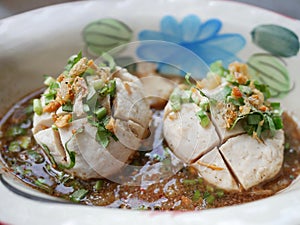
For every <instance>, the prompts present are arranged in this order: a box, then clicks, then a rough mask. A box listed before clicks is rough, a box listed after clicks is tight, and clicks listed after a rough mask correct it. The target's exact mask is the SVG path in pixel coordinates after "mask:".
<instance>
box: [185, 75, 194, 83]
mask: <svg viewBox="0 0 300 225" xmlns="http://www.w3.org/2000/svg"><path fill="white" fill-rule="evenodd" d="M184 78H185V81H186V83H187V84H188V85H189V86H192V85H193V84H192V83H191V81H190V78H191V74H190V73H187V74H186V75H185V76H184Z"/></svg>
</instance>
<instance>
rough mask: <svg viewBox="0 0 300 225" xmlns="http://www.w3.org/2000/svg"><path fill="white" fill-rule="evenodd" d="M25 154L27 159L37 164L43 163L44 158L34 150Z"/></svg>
mask: <svg viewBox="0 0 300 225" xmlns="http://www.w3.org/2000/svg"><path fill="white" fill-rule="evenodd" d="M27 154H28V156H29V158H30V159H31V160H32V161H34V162H35V163H37V164H39V163H42V162H44V157H43V156H42V155H41V154H40V153H38V152H37V151H35V150H28V151H27Z"/></svg>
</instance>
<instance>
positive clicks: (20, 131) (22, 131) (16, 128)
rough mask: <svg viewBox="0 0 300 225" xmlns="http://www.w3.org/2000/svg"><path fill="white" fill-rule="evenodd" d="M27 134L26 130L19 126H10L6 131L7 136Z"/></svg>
mask: <svg viewBox="0 0 300 225" xmlns="http://www.w3.org/2000/svg"><path fill="white" fill-rule="evenodd" d="M25 134H26V130H25V129H24V128H22V127H19V126H12V127H10V128H8V130H7V131H6V132H5V136H7V137H16V136H19V135H25Z"/></svg>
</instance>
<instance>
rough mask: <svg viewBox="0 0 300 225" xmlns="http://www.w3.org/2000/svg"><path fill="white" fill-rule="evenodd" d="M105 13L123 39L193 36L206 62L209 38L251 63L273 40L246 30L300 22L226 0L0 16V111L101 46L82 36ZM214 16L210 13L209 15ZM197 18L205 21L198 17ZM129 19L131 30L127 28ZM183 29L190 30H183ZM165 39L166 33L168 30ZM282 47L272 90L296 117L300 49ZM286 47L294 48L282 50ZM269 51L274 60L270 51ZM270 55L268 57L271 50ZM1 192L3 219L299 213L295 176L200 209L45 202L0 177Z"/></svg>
mask: <svg viewBox="0 0 300 225" xmlns="http://www.w3.org/2000/svg"><path fill="white" fill-rule="evenodd" d="M191 15H193V16H191ZM104 18H113V19H117V20H118V21H121V22H122V23H121V25H120V24H119V25H120V26H121V27H122V29H125V31H124V32H123V33H122V35H125V39H126V38H127V39H126V41H135V40H144V39H149V38H151V37H155V38H157V39H159V37H162V36H163V35H165V34H166V33H165V32H167V31H168V32H171V34H172V35H173V36H174V35H175V36H176V35H177V36H176V37H177V38H179V39H180V38H181V40H179V42H180V43H181V44H184V43H185V44H191V46H192V47H191V50H192V51H195V52H196V51H198V53H199V52H200V53H199V54H200V57H203V59H204V61H205V62H207V63H209V62H210V60H212V59H211V57H212V55H209V54H211V53H209V54H208V53H207V52H206V53H205V51H204V50H203V49H204V48H205V47H207V46H208V44H210V45H211V46H210V47H213V48H214V49H215V50H216V53H218V54H217V55H218V56H220V57H221V59H222V60H223V61H225V62H226V60H234V59H240V60H242V61H245V62H246V61H248V62H250V63H251V62H253V61H249V60H250V57H251V56H253V55H255V56H256V57H259V56H261V55H257V54H258V53H264V56H265V55H266V54H267V56H268V57H269V53H268V51H269V52H270V51H271V53H272V51H275V50H276V45H273V46H270V44H269V43H266V42H263V43H262V44H259V45H255V44H254V43H253V41H252V38H251V31H253V29H254V28H256V27H257V26H260V25H263V24H275V25H276V26H280V27H281V28H280V29H281V31H280V32H283V33H284V34H283V35H288V36H289V35H291V33H289V32H291V31H292V32H293V34H295V35H298V36H299V35H300V22H299V21H297V20H293V19H290V18H287V17H284V16H281V15H278V14H275V13H272V12H269V11H265V10H262V9H259V8H256V7H251V6H248V5H244V4H237V3H233V2H228V1H196V0H186V1H181V0H158V1H155V3H154V1H139V0H124V1H123V0H114V1H108V0H107V1H105V0H103V1H84V2H76V3H69V4H62V5H56V6H51V7H46V8H42V9H38V10H34V11H30V12H26V13H23V14H20V15H17V16H13V17H10V18H7V19H4V20H1V21H0V37H1V39H0V52H1V54H0V68H1V75H0V77H1V79H0V115H3V114H4V113H5V112H6V111H7V110H8V109H9V107H10V106H12V105H13V103H14V102H16V101H17V100H19V99H21V98H22V97H23V96H25V95H27V94H29V93H31V92H32V91H33V90H36V89H37V88H39V87H41V84H42V80H43V78H42V76H41V75H43V74H45V73H46V74H51V75H55V74H57V73H59V71H61V69H62V68H63V66H64V65H65V62H66V59H67V58H68V57H69V56H70V55H72V54H74V53H77V52H79V51H80V50H83V51H84V52H89V53H95V51H96V52H97V51H98V50H99V49H95V48H94V47H95V46H93V45H88V43H87V42H86V40H87V39H86V38H87V37H86V34H84V35H83V30H84V28H85V27H86V26H87V25H88V24H90V23H92V22H93V21H96V20H99V19H104ZM213 18H215V19H214V20H212V19H213ZM200 20H201V22H202V23H199V21H200ZM174 21H177V22H174ZM124 24H126V26H125V25H124ZM160 24H162V25H161V27H160ZM176 24H177V25H176ZM119 25H118V26H119ZM195 26H196V27H198V28H199V30H198V36H197V35H196V34H195V30H193V29H194V27H195ZM126 27H127V28H129V31H128V30H127V31H126V29H127V28H126ZM282 27H285V28H287V29H288V31H287V30H285V29H283V28H282ZM260 28H261V27H260ZM201 29H202V30H201ZM276 29H277V28H275V31H276ZM282 29H283V30H284V31H282ZM145 30H147V31H145ZM200 30H201V31H200ZM271 30H272V29H271ZM254 31H255V32H254V33H253V35H255V36H254V37H255V38H261V37H262V36H260V35H266V34H265V33H263V32H262V31H261V30H260V29H256V30H254ZM126 32H129V33H126ZM172 32H173V33H172ZM180 32H181V33H180ZM193 32H194V33H193ZM201 32H202V33H201ZM271 32H274V30H272V31H271ZM276 32H277V31H276ZM285 32H287V33H288V34H286V33H285ZM200 33H201V35H202V36H201V35H200ZM277 33H278V32H277ZM182 34H188V35H187V36H186V37H185V36H184V35H182ZM126 35H128V36H126ZM172 35H171V36H172ZM180 35H181V36H180ZM193 35H194V36H193ZM199 35H200V36H201V38H200V39H199V38H198V39H197V38H196V36H197V37H199ZM226 35H227V36H226ZM84 37H85V39H84ZM294 38H295V37H294ZM166 40H167V41H169V39H168V38H166ZM293 40H294V39H293ZM126 41H125V42H126ZM197 41H200V42H201V41H202V42H201V43H202V44H200V45H197V44H195V43H196V42H197ZM183 42H184V43H183ZM256 42H257V41H256ZM284 44H287V43H281V45H280V46H283V45H284ZM293 44H295V43H293ZM298 44H299V41H298ZM295 45H296V44H295ZM269 47H270V48H271V49H269ZM274 48H275V49H274ZM100 50H101V48H100ZM267 50H268V51H267ZM281 50H282V51H283V52H281V53H280V54H282V56H283V59H284V61H285V62H286V65H285V64H280V63H279V62H278V61H277V59H275V66H280V68H283V69H284V71H285V72H284V75H287V74H288V78H286V79H285V78H284V79H283V80H282V83H281V84H280V85H278V83H276V82H275V83H274V84H273V83H272V84H271V85H273V86H274V89H278V88H279V92H278V93H277V94H279V95H280V101H281V102H282V104H283V106H284V108H285V109H288V111H289V112H291V113H292V114H293V115H294V116H295V118H296V119H298V118H300V105H299V104H298V99H297V97H298V96H299V94H300V93H299V92H300V89H299V87H298V86H299V85H300V76H299V75H298V74H299V71H300V64H299V56H297V55H296V53H295V52H294V53H293V49H292V50H291V49H290V50H287V49H286V48H283V49H281ZM297 50H298V49H297ZM203 51H204V53H203ZM224 51H225V52H224ZM148 53H149V52H148ZM148 53H147V51H144V52H143V51H142V52H141V53H140V55H138V56H140V57H143V55H145V54H148ZM201 54H202V55H201ZM289 54H292V56H291V57H287V55H289ZM270 57H271V59H272V60H273V58H272V56H270ZM255 59H257V58H255ZM258 59H261V58H258ZM262 60H266V59H262ZM272 60H271V61H272ZM267 62H268V63H269V62H270V61H269V58H268V59H267ZM278 63H279V64H278ZM258 66H259V65H258ZM260 66H261V65H260ZM277 72H278V71H277ZM275 73H276V72H275ZM281 75H282V74H281ZM269 82H271V81H269ZM293 85H294V89H293V91H291V92H290V93H289V94H288V95H286V96H284V95H285V93H284V92H285V91H286V90H287V89H289V88H291V87H292V86H293ZM5 179H7V178H5ZM8 180H9V181H10V180H11V179H8ZM10 182H11V181H10ZM19 185H20V184H18V188H19ZM21 187H22V185H21ZM31 192H34V191H32V190H31ZM0 199H1V200H0V223H1V222H5V223H7V224H45V225H46V224H49V225H50V224H51V225H52V224H81V225H82V224H118V225H119V224H130V223H132V224H145V225H146V224H230V225H233V224H272V225H274V224H297V223H299V221H300V214H299V211H300V181H299V179H297V180H296V181H295V182H294V183H293V184H292V185H291V186H290V187H289V188H288V189H287V190H285V191H283V192H281V193H279V194H277V195H275V196H273V197H270V198H267V199H264V200H260V201H256V202H252V203H247V204H243V205H239V206H232V207H224V208H219V209H212V210H205V211H201V212H149V211H134V210H131V211H128V210H117V209H107V208H101V207H89V206H80V205H69V204H59V203H50V202H42V201H36V200H34V199H30V198H25V197H22V196H19V195H17V194H15V193H13V192H12V191H10V190H9V189H7V187H5V186H4V185H3V184H0Z"/></svg>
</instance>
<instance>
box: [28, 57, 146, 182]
mask: <svg viewBox="0 0 300 225" xmlns="http://www.w3.org/2000/svg"><path fill="white" fill-rule="evenodd" d="M89 65H92V66H93V67H95V68H93V70H94V71H96V72H97V73H96V74H95V75H91V77H89V78H87V79H84V78H83V77H81V76H80V74H82V73H84V71H85V70H87V68H88V66H89ZM69 75H70V76H69V77H68V76H67V77H65V76H64V75H61V77H59V78H58V79H57V81H56V82H61V83H60V84H64V85H60V88H59V89H57V96H56V99H55V100H54V101H56V102H55V103H57V105H59V106H60V105H61V104H64V103H65V102H66V101H69V103H71V104H72V108H73V111H72V112H65V111H63V110H62V107H59V108H52V109H51V112H50V113H47V112H44V113H43V114H42V115H41V116H38V115H34V119H33V120H34V122H33V123H34V127H33V133H34V137H35V139H36V141H37V142H38V143H39V144H40V145H42V146H43V147H44V149H45V148H47V149H49V152H50V155H51V156H52V157H53V159H54V160H55V161H56V163H57V164H59V168H64V170H65V171H66V172H68V173H70V174H73V175H74V176H78V177H80V178H82V179H90V178H102V177H106V178H108V177H111V176H112V175H113V174H115V173H118V172H120V171H122V169H123V168H124V167H125V166H126V165H127V164H128V163H129V162H130V160H131V159H132V156H133V154H134V153H135V150H137V149H139V147H140V146H141V142H142V140H143V139H144V138H145V137H146V136H147V132H148V127H149V124H150V120H151V114H152V113H151V110H150V106H149V103H148V101H147V100H146V98H145V96H144V95H143V86H142V83H141V81H140V80H139V79H138V78H137V77H135V76H133V75H131V74H130V73H128V72H127V70H126V69H121V68H118V69H117V71H116V72H115V73H114V74H111V73H110V69H109V68H108V69H107V68H98V67H96V66H95V65H94V64H93V63H92V62H89V63H88V61H87V60H80V61H79V62H78V65H77V64H75V65H74V69H72V70H71V71H70V74H69ZM64 79H67V80H66V82H63V80H64ZM112 79H114V81H115V83H116V86H115V89H113V92H109V94H107V93H106V92H105V95H104V96H103V95H102V93H100V92H101V90H102V89H101V88H102V87H104V88H108V87H107V86H105V85H108V84H110V85H113V84H114V81H112ZM95 82H96V84H97V85H95ZM101 85H102V86H101ZM61 86H64V87H63V88H61ZM96 89H97V90H96ZM46 91H47V90H46ZM65 96H67V97H68V98H67V100H66V99H64V97H65ZM41 101H42V103H43V105H45V104H44V103H45V101H44V99H41ZM94 107H104V108H105V109H106V110H105V115H102V117H101V119H103V118H104V119H105V120H101V119H99V118H98V115H97V114H96V113H95V109H94ZM85 109H88V110H87V111H85ZM99 109H101V108H99ZM65 115H67V116H68V117H64V116H65ZM103 116H104V117H103ZM105 116H107V117H105ZM99 117H100V116H99ZM65 118H66V119H65ZM60 119H61V120H63V119H65V120H63V121H62V122H63V123H59V124H58V123H56V122H57V121H58V120H60ZM106 120H108V123H106ZM53 124H55V126H53ZM99 127H100V128H101V129H102V131H101V132H103V130H104V131H105V132H107V133H109V132H111V136H109V137H107V138H108V139H109V143H108V144H107V146H106V147H104V146H105V145H104V144H103V143H100V142H101V141H99V140H98V139H97V133H98V129H100V128H99ZM72 152H73V153H72ZM74 153H75V162H74V160H73V158H72V157H70V155H71V154H74ZM73 164H74V165H73Z"/></svg>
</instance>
